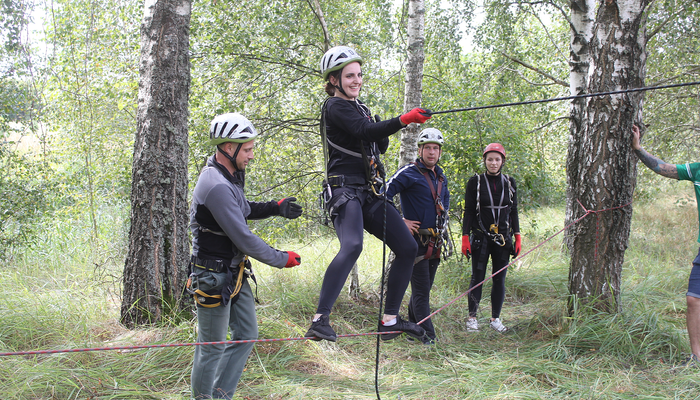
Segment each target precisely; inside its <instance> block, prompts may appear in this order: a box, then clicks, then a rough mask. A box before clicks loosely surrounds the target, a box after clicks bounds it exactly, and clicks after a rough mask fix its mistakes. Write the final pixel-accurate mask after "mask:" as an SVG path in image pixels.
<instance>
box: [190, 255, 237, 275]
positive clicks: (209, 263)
mask: <svg viewBox="0 0 700 400" xmlns="http://www.w3.org/2000/svg"><path fill="white" fill-rule="evenodd" d="M191 262H192V265H194V266H195V267H197V268H201V269H205V270H207V271H212V272H222V271H225V270H226V268H228V267H229V265H231V260H221V259H219V260H205V259H201V258H199V257H195V256H192V258H191Z"/></svg>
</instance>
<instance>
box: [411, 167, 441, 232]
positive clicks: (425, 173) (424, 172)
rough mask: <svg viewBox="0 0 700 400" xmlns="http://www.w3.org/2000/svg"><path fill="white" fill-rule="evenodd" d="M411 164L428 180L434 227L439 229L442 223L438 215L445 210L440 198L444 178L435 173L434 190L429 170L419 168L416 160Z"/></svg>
mask: <svg viewBox="0 0 700 400" xmlns="http://www.w3.org/2000/svg"><path fill="white" fill-rule="evenodd" d="M413 165H415V166H416V168H418V171H420V172H421V173H422V175H423V177H424V178H425V180H426V182H428V187H429V188H430V193H431V194H432V195H433V203H435V227H436V228H437V229H440V228H441V227H442V224H441V223H440V217H442V215H443V213H444V212H445V207H444V206H443V205H442V198H441V196H440V195H441V193H442V185H443V182H444V178H443V177H442V175H440V176H437V173H436V174H435V176H436V177H437V182H438V184H437V190H435V185H433V180H432V179H430V170H428V169H421V167H420V166H419V165H418V163H417V162H415V161H414V162H413Z"/></svg>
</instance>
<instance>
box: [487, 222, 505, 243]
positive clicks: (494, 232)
mask: <svg viewBox="0 0 700 400" xmlns="http://www.w3.org/2000/svg"><path fill="white" fill-rule="evenodd" d="M489 237H490V238H491V240H493V242H494V243H496V244H497V245H499V246H501V247H503V246H505V245H506V239H505V238H504V237H503V235H502V234H500V233H498V225H496V224H491V226H489Z"/></svg>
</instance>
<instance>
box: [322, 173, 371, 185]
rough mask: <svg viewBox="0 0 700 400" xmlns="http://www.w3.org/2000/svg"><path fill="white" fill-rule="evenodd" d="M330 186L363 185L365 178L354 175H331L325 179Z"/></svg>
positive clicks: (365, 181)
mask: <svg viewBox="0 0 700 400" xmlns="http://www.w3.org/2000/svg"><path fill="white" fill-rule="evenodd" d="M326 183H328V184H329V185H330V186H331V187H343V186H363V185H366V184H367V178H364V177H360V176H354V175H332V176H329V177H328V179H326Z"/></svg>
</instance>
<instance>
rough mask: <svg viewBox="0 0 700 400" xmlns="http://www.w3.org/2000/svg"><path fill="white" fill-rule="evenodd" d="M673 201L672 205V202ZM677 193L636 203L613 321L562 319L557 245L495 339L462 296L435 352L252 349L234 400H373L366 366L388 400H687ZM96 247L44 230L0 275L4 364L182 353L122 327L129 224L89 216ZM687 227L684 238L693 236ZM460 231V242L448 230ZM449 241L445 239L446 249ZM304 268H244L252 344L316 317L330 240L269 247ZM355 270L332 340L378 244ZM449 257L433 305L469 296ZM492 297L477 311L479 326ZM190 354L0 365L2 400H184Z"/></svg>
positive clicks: (372, 347) (371, 294)
mask: <svg viewBox="0 0 700 400" xmlns="http://www.w3.org/2000/svg"><path fill="white" fill-rule="evenodd" d="M679 199H680V201H679ZM687 199H688V196H687V194H686V193H681V194H679V195H675V196H666V197H664V198H660V199H657V200H655V201H654V202H649V203H644V204H635V206H634V208H635V213H634V219H633V224H632V232H631V235H630V247H629V249H628V251H627V253H626V255H625V257H626V261H625V264H624V266H623V269H624V271H623V279H624V281H623V287H622V312H621V313H619V314H616V315H610V314H601V313H597V312H595V311H593V310H590V309H586V308H585V307H583V306H581V307H579V308H577V310H576V313H575V314H574V315H573V316H569V315H568V313H567V310H566V304H567V298H568V293H567V279H568V259H567V258H566V255H565V253H564V252H562V248H561V237H556V238H554V239H553V240H551V241H549V242H547V243H546V244H544V245H543V246H542V247H540V248H538V249H537V250H535V251H533V252H532V253H530V254H529V255H528V256H527V257H526V258H524V259H523V260H522V261H521V262H519V263H517V264H515V265H513V266H512V267H511V268H509V271H508V279H507V285H506V286H507V297H506V304H505V306H504V310H503V313H502V319H503V321H504V323H505V324H506V325H508V326H509V327H510V328H511V329H510V330H509V331H508V332H507V333H505V334H498V333H496V332H494V331H491V330H490V329H488V328H485V329H482V331H481V332H478V333H468V332H466V330H465V329H464V321H465V317H466V314H467V311H466V297H465V298H462V299H460V300H458V301H457V302H455V303H454V304H453V305H451V306H449V307H447V308H445V309H444V310H442V311H441V312H440V313H439V314H437V315H436V316H435V317H434V323H435V325H436V329H437V334H438V342H437V344H435V345H433V346H423V345H418V344H413V343H409V342H407V341H405V340H404V339H403V338H399V339H397V340H394V341H391V342H382V343H380V356H379V359H378V360H375V352H376V346H377V341H376V337H359V338H350V339H348V338H342V339H340V340H339V341H338V342H337V343H329V342H310V341H290V342H271V343H260V344H257V345H256V346H255V348H254V351H253V353H252V355H251V358H250V359H249V360H248V365H247V370H246V371H245V373H244V375H243V379H242V381H241V383H240V385H239V389H238V393H237V396H238V398H242V399H373V398H376V397H377V396H376V394H375V386H374V377H375V362H376V363H378V368H379V369H378V383H379V393H380V395H381V398H387V399H485V398H488V399H559V398H572V399H629V398H636V399H667V398H676V399H696V398H699V397H700V372H699V370H697V369H686V368H680V367H678V366H677V365H678V363H679V362H680V361H681V360H683V359H684V358H685V356H686V355H687V354H688V351H689V346H688V343H687V341H688V338H687V334H686V332H685V299H684V297H685V296H684V294H685V290H686V285H687V277H688V273H689V271H690V261H691V260H692V258H693V257H694V255H695V254H696V251H697V243H696V242H695V240H696V234H697V225H694V224H689V222H688V221H694V223H696V222H695V221H697V216H696V209H695V204H694V203H693V202H688V201H687ZM98 217H99V219H100V224H99V226H100V227H102V230H101V231H100V235H101V237H99V238H95V237H93V236H94V235H93V233H92V231H91V230H90V229H89V226H87V225H86V224H88V222H87V221H84V220H82V218H81V217H72V218H66V219H65V220H62V219H59V220H55V221H53V222H52V223H50V224H47V225H46V226H45V229H44V231H45V236H44V237H43V238H42V241H41V242H42V243H43V245H41V246H37V247H35V248H33V249H32V250H30V251H28V252H27V253H26V254H24V256H23V257H21V258H16V259H14V260H13V261H11V265H8V266H6V268H5V269H4V273H3V274H2V275H0V284H1V286H0V351H21V350H36V349H64V348H81V347H103V346H122V345H128V344H153V343H173V342H193V341H194V340H195V337H196V334H195V326H196V321H194V320H192V321H187V322H185V323H182V324H180V325H177V326H168V325H163V326H160V327H154V328H151V329H140V330H135V331H128V330H126V329H124V328H123V327H121V326H120V325H119V324H118V322H117V321H118V318H119V315H118V313H119V300H120V299H119V294H120V284H121V278H120V277H121V269H122V268H123V257H124V254H125V242H126V233H125V229H124V223H123V220H124V218H125V215H124V214H123V212H122V211H120V210H119V209H118V208H110V207H107V208H104V209H103V210H101V212H100V214H99V216H98ZM521 219H522V227H521V231H522V232H523V234H524V238H523V242H524V249H525V250H528V249H531V248H532V247H533V246H534V245H535V244H537V243H540V242H542V241H543V240H544V239H546V238H548V237H550V236H551V235H552V234H553V233H554V232H556V231H558V230H559V229H561V227H562V221H563V219H564V216H563V210H562V209H558V208H542V209H534V210H531V211H528V212H527V213H526V214H524V215H523V216H522V218H521ZM689 225H692V226H689ZM455 231H457V230H455ZM455 239H456V238H455ZM277 246H278V247H280V248H283V249H291V250H295V251H297V252H299V253H300V254H301V255H302V257H303V264H302V265H301V266H299V267H297V268H294V269H284V270H277V269H275V268H270V267H267V266H264V265H260V264H254V268H255V271H256V275H257V277H258V287H257V289H258V292H257V293H258V297H259V299H260V305H259V307H258V321H259V324H260V335H261V337H262V338H283V337H298V336H301V335H303V334H304V333H305V332H306V329H307V328H308V326H309V323H310V318H311V316H312V315H313V314H314V312H315V308H316V301H317V300H318V292H319V290H320V285H321V281H322V279H323V276H324V273H325V267H326V265H328V263H329V262H330V260H331V259H332V257H333V256H335V253H336V251H337V246H338V244H337V241H336V240H335V239H334V236H333V234H332V232H331V231H325V230H323V229H321V230H320V231H319V233H318V234H317V236H313V237H305V238H303V239H300V238H296V237H289V238H286V239H278V244H277ZM358 264H359V265H360V279H361V289H362V293H361V294H360V297H359V298H356V299H352V298H350V297H349V296H348V294H347V292H345V293H343V294H341V296H340V298H339V299H338V302H337V304H336V306H335V308H334V312H333V314H332V315H331V323H332V325H333V326H334V328H335V329H336V331H337V332H338V333H341V334H344V333H357V332H371V331H374V330H375V328H376V323H377V322H376V318H377V312H378V311H377V310H378V301H379V283H380V280H381V266H382V264H383V261H382V247H381V243H380V242H379V241H378V240H376V239H374V238H372V237H370V236H366V240H365V250H364V252H363V254H362V257H361V259H360V260H359V262H358ZM470 273H471V271H470V268H469V267H468V263H467V262H466V260H465V259H464V258H463V257H462V256H461V255H455V256H453V257H452V258H451V259H449V260H447V261H443V263H442V264H441V266H440V269H439V271H438V276H437V278H436V284H435V287H434V289H433V298H432V304H433V307H434V308H437V307H440V306H442V305H445V304H447V303H448V302H450V301H452V300H453V299H455V298H456V297H457V296H459V295H461V294H462V293H463V292H464V291H466V290H467V288H468V284H469V275H470ZM489 293H490V284H489V283H487V284H486V285H485V288H484V296H483V300H482V304H481V309H480V313H479V319H480V320H481V321H482V325H486V324H485V322H486V321H487V319H488V317H489V315H490V301H489ZM192 352H193V348H192V347H178V348H164V349H147V350H135V351H97V352H83V353H63V354H54V355H38V356H24V357H4V358H2V361H3V362H2V363H0V398H3V399H186V398H188V393H189V387H188V384H189V372H190V367H191V361H192Z"/></svg>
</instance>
